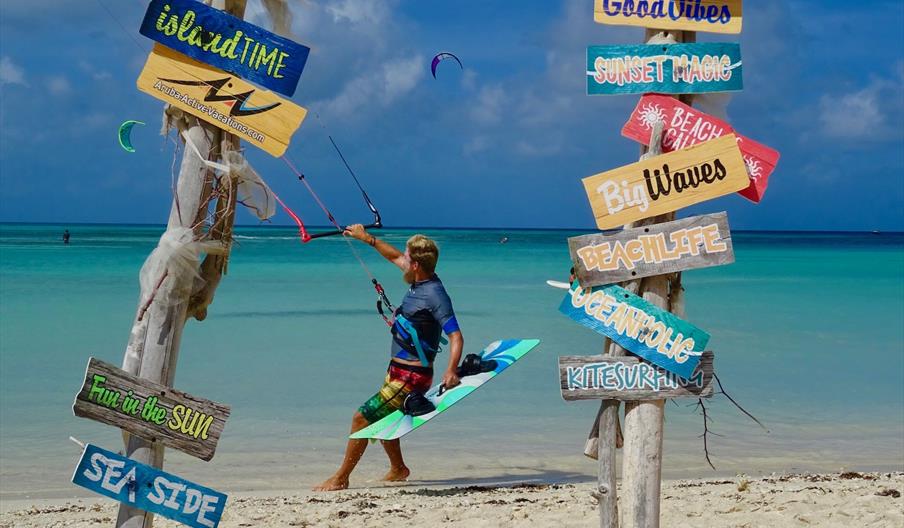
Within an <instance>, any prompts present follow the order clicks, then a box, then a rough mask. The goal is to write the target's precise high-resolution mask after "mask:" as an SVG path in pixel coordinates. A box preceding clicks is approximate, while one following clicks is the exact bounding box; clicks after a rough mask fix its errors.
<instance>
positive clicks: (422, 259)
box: [314, 224, 464, 491]
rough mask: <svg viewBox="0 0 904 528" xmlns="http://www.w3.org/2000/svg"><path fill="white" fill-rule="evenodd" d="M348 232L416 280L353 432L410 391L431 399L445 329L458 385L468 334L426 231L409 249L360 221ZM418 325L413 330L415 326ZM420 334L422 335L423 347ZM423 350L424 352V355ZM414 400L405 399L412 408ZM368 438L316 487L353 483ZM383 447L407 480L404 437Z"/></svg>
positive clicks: (394, 475)
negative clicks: (379, 381) (382, 374)
mask: <svg viewBox="0 0 904 528" xmlns="http://www.w3.org/2000/svg"><path fill="white" fill-rule="evenodd" d="M344 234H345V235H347V236H351V237H354V238H356V239H358V240H360V241H362V242H364V243H366V244H370V245H371V246H372V247H373V248H374V249H376V250H377V251H378V252H379V253H380V255H382V256H383V257H384V258H385V259H386V260H388V261H390V262H392V263H393V264H395V265H396V266H398V267H399V268H400V269H401V270H402V272H403V275H402V277H403V279H404V280H405V282H406V283H408V284H409V285H410V288H409V289H408V293H407V294H405V297H404V299H402V303H401V304H400V305H399V308H398V309H397V310H396V313H395V318H394V320H393V324H392V344H391V353H390V355H391V359H390V361H389V368H388V370H387V375H386V378H385V380H384V381H383V386H382V387H381V388H380V390H379V391H378V392H377V393H376V394H374V395H373V396H372V397H371V398H370V399H368V400H367V401H366V402H364V404H363V405H361V407H359V408H358V410H357V412H355V414H354V416H353V417H352V433H354V432H357V431H360V430H361V429H364V428H365V427H367V426H368V425H370V424H373V423H375V422H378V421H380V420H381V419H383V418H384V417H386V416H388V415H390V414H392V413H393V412H394V411H396V410H398V409H400V408H402V405H403V403H404V402H405V400H406V397H408V396H409V394H411V395H412V398H409V401H418V395H419V396H420V399H419V400H420V401H421V402H422V403H427V404H429V402H427V400H426V398H423V394H424V393H426V392H427V390H428V389H429V388H430V385H431V383H432V380H433V361H434V359H435V357H436V354H437V352H438V351H439V344H440V338H441V333H443V332H445V333H446V335H447V336H448V337H449V360H448V365H447V367H446V370H445V372H444V373H443V378H442V379H443V385H445V386H446V387H447V388H452V387H454V386H456V385H458V384H459V383H460V381H459V378H458V373H457V369H458V363H459V361H460V359H461V351H462V348H463V346H464V338H463V337H462V335H461V330H460V329H459V327H458V321H457V320H456V319H455V312H454V311H453V310H452V301H451V299H450V298H449V294H447V293H446V289H445V288H444V287H443V283H442V282H441V281H440V280H439V277H437V276H436V273H435V269H436V261H437V260H438V259H439V249H438V248H437V247H436V243H435V242H434V241H433V240H431V239H429V238H427V237H425V236H424V235H414V236H413V237H411V238H409V239H408V242H407V243H406V245H405V252H404V253H402V252H401V251H399V250H398V249H396V248H395V247H393V246H391V245H389V244H387V243H386V242H383V241H382V240H379V239H378V238H377V237H375V236H373V235H371V234H370V233H368V232H366V231H365V230H364V227H363V226H361V225H360V224H356V225H352V226H349V227H347V228H346V230H345V233H344ZM411 330H413V332H412V331H411ZM414 339H418V340H419V341H420V345H421V346H420V347H418V346H416V345H415V342H414ZM421 354H423V357H422V355H421ZM408 405H409V404H405V406H406V408H408ZM367 442H368V440H365V439H360V440H349V441H348V446H347V447H346V450H345V459H344V460H343V461H342V465H341V466H340V467H339V469H338V470H337V471H336V473H335V474H333V476H331V477H330V478H328V479H327V480H325V481H324V482H323V483H322V484H320V485H319V486H317V487H315V488H314V491H335V490H342V489H346V488H348V478H349V475H351V473H352V470H354V469H355V465H356V464H357V463H358V461H359V460H360V459H361V456H362V455H364V450H365V449H367ZM382 443H383V449H384V450H386V455H387V456H389V464H390V468H389V473H387V474H386V476H385V477H383V480H386V481H403V480H406V479H407V478H408V475H409V473H410V470H409V469H408V467H407V466H406V465H405V462H404V460H403V459H402V448H401V445H400V443H399V440H398V439H396V440H384V441H383V442H382Z"/></svg>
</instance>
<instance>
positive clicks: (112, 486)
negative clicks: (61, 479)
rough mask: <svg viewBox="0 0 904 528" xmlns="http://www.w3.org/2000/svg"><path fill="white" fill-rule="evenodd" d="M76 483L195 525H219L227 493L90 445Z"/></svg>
mask: <svg viewBox="0 0 904 528" xmlns="http://www.w3.org/2000/svg"><path fill="white" fill-rule="evenodd" d="M72 483H73V484H75V485H77V486H81V487H83V488H87V489H89V490H91V491H93V492H95V493H99V494H100V495H103V496H105V497H110V498H111V499H114V500H117V501H119V502H122V503H123V504H127V505H129V506H132V507H133V508H138V509H139V510H144V511H149V512H151V513H156V514H158V515H162V516H164V517H166V518H167V519H172V520H174V521H177V522H180V523H182V524H184V525H187V526H191V527H193V528H216V526H217V525H219V524H220V517H222V516H223V508H224V507H225V506H226V495H225V494H223V493H220V492H219V491H214V490H212V489H210V488H206V487H204V486H199V485H197V484H194V483H192V482H189V481H187V480H185V479H183V478H180V477H177V476H176V475H173V474H172V473H166V472H163V471H160V470H159V469H157V468H153V467H151V466H148V465H145V464H142V463H140V462H136V461H134V460H132V459H131V458H126V457H124V456H122V455H118V454H116V453H113V452H112V451H107V450H106V449H102V448H100V447H97V446H95V445H91V444H87V445H86V446H85V450H84V451H83V452H82V458H81V460H79V463H78V466H77V467H76V468H75V474H73V475H72Z"/></svg>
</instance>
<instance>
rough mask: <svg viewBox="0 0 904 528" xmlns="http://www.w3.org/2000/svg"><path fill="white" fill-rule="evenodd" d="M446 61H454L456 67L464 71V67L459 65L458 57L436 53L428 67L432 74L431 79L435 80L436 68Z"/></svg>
mask: <svg viewBox="0 0 904 528" xmlns="http://www.w3.org/2000/svg"><path fill="white" fill-rule="evenodd" d="M446 59H454V60H455V62H457V63H458V67H459V68H461V69H462V70H464V69H465V68H464V66H462V65H461V61H460V60H458V57H456V56H455V55H452V54H451V53H446V52H442V53H437V54H436V57H433V63H432V64H431V65H430V71H431V72H433V78H434V79H436V67H437V66H439V63H440V62H442V61H444V60H446Z"/></svg>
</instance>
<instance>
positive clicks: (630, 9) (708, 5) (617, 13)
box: [593, 0, 742, 34]
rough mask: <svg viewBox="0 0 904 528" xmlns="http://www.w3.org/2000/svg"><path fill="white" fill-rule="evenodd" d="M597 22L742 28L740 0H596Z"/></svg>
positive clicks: (697, 28) (720, 29)
mask: <svg viewBox="0 0 904 528" xmlns="http://www.w3.org/2000/svg"><path fill="white" fill-rule="evenodd" d="M593 19H594V20H596V21H597V22H599V23H600V24H610V25H614V26H640V27H648V28H657V29H679V30H685V31H708V32H710V33H734V34H737V33H740V32H741V24H742V18H741V0H638V1H635V0H596V1H595V2H594V9H593Z"/></svg>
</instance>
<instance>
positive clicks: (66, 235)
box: [63, 229, 69, 244]
mask: <svg viewBox="0 0 904 528" xmlns="http://www.w3.org/2000/svg"><path fill="white" fill-rule="evenodd" d="M63 243H64V244H68V243H69V230H68V229H67V230H65V231H63Z"/></svg>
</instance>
